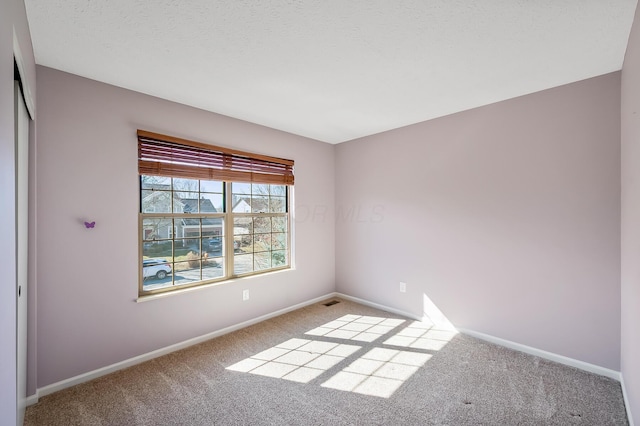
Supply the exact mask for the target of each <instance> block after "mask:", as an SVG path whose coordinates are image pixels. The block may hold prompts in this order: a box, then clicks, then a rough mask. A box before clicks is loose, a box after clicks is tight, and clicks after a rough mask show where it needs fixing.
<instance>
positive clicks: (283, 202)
mask: <svg viewBox="0 0 640 426" xmlns="http://www.w3.org/2000/svg"><path fill="white" fill-rule="evenodd" d="M269 211H270V212H271V213H286V211H287V199H286V198H284V197H271V200H270V204H269Z"/></svg>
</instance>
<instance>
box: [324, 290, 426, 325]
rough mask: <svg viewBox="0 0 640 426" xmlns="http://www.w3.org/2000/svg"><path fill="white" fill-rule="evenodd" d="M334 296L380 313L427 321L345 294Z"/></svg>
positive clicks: (408, 313) (423, 318)
mask: <svg viewBox="0 0 640 426" xmlns="http://www.w3.org/2000/svg"><path fill="white" fill-rule="evenodd" d="M335 296H336V297H340V298H342V299H345V300H350V301H352V302H355V303H359V304H361V305H365V306H370V307H372V308H376V309H380V310H382V311H387V312H391V313H392V314H398V315H402V316H404V317H407V318H411V319H413V320H416V321H424V320H426V319H427V318H426V317H420V316H418V315H415V314H412V313H410V312H406V311H402V310H400V309H395V308H391V307H389V306H385V305H381V304H379V303H375V302H370V301H368V300H365V299H360V298H359V297H353V296H349V295H346V294H343V293H335Z"/></svg>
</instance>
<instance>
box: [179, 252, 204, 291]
mask: <svg viewBox="0 0 640 426" xmlns="http://www.w3.org/2000/svg"><path fill="white" fill-rule="evenodd" d="M200 264H201V262H200V258H199V257H195V258H193V259H190V260H187V261H186V262H176V263H175V268H174V272H173V274H174V277H173V279H174V282H175V285H184V284H190V283H193V282H196V281H200V280H201V278H200V277H201V275H200V272H201V271H200Z"/></svg>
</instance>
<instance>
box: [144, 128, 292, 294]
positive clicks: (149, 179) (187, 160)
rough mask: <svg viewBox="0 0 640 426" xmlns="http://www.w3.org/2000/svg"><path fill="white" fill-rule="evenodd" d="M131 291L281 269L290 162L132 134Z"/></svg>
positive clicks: (285, 258)
mask: <svg viewBox="0 0 640 426" xmlns="http://www.w3.org/2000/svg"><path fill="white" fill-rule="evenodd" d="M138 169H139V174H140V233H139V235H140V250H139V264H140V265H141V266H140V274H139V281H140V283H139V294H140V295H146V294H153V293H159V292H166V291H172V290H176V289H179V288H185V287H190V286H195V285H202V284H208V283H212V282H218V281H224V280H227V279H229V278H234V277H241V276H246V275H253V274H258V273H263V272H267V271H273V270H278V269H284V268H288V267H289V266H290V258H291V250H290V247H291V241H290V235H291V233H290V216H289V193H290V187H291V186H292V185H293V161H291V160H284V159H279V158H274V157H267V156H263V155H256V154H250V153H246V152H241V151H236V150H230V149H227V148H220V147H215V146H210V145H205V144H200V143H198V142H192V141H186V140H182V139H177V138H172V137H168V136H164V135H158V134H154V133H150V132H145V131H141V130H139V131H138Z"/></svg>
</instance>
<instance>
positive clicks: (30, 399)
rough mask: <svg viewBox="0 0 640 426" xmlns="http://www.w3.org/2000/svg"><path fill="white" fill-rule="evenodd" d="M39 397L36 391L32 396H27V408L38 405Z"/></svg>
mask: <svg viewBox="0 0 640 426" xmlns="http://www.w3.org/2000/svg"><path fill="white" fill-rule="evenodd" d="M39 398H40V396H39V394H38V391H37V390H36V393H35V394H34V395H29V396H28V397H27V407H29V406H30V405H35V404H37V403H38V400H39Z"/></svg>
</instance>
